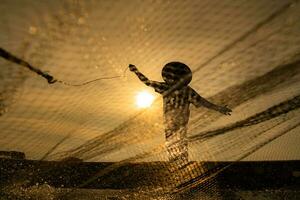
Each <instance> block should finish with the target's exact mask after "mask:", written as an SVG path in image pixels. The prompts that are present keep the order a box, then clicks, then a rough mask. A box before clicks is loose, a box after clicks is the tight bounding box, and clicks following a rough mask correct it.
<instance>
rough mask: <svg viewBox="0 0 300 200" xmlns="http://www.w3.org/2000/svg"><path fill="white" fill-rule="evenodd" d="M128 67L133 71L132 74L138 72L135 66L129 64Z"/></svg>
mask: <svg viewBox="0 0 300 200" xmlns="http://www.w3.org/2000/svg"><path fill="white" fill-rule="evenodd" d="M128 67H129V70H130V71H132V72H133V71H135V70H137V68H136V66H135V65H133V64H129V66H128Z"/></svg>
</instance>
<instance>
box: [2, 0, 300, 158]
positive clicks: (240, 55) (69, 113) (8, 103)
mask: <svg viewBox="0 0 300 200" xmlns="http://www.w3.org/2000/svg"><path fill="white" fill-rule="evenodd" d="M290 2H292V1H288V0H286V1H282V0H275V1H274V0H253V1H236V0H226V1H217V0H214V1H211V0H206V1H194V0H191V1H180V0H177V1H167V0H165V1H164V0H157V1H155V0H151V1H150V0H146V1H137V0H136V1H125V0H124V1H121V0H119V1H78V2H77V1H63V2H62V1H51V2H50V1H29V0H27V1H21V0H19V1H17V0H15V1H11V0H6V1H1V5H0V12H1V17H0V22H1V25H0V31H1V34H0V46H1V47H2V48H5V49H7V50H9V51H10V52H13V53H14V54H16V55H18V56H20V57H22V58H24V59H26V60H27V61H28V62H30V63H32V64H33V65H36V66H39V67H40V68H41V69H43V70H45V71H47V72H49V73H50V74H52V75H54V76H55V77H56V78H58V79H60V80H64V81H67V82H71V83H81V82H84V81H87V80H91V79H94V78H99V77H103V76H116V75H123V74H124V70H125V69H126V67H127V66H128V64H129V63H132V64H135V65H136V66H138V67H139V69H140V70H141V71H142V72H143V73H145V74H146V75H147V76H149V78H151V79H154V80H159V81H161V80H162V78H161V76H160V71H161V69H162V66H163V65H164V64H166V63H167V62H170V61H174V60H177V61H182V62H184V63H186V64H187V65H189V66H190V67H191V69H192V70H193V72H194V73H193V80H192V82H191V86H192V87H193V88H194V89H195V90H197V91H198V92H199V93H200V94H201V95H202V96H203V97H207V98H209V97H211V98H212V99H215V101H217V102H216V103H220V104H228V106H229V107H231V108H232V109H233V114H232V116H230V117H228V116H226V117H224V116H221V115H219V114H218V113H211V112H214V111H209V112H208V111H207V110H205V109H204V108H200V109H198V110H196V109H194V108H193V109H192V112H191V118H190V124H189V135H190V136H192V135H195V134H198V133H201V132H204V131H209V130H213V129H215V128H218V127H222V126H226V125H228V124H231V123H234V122H237V121H241V120H243V119H246V118H247V117H250V116H252V115H255V114H256V113H259V112H263V111H264V110H266V109H268V108H269V107H272V106H274V105H276V104H278V103H280V102H284V101H286V100H288V99H291V98H293V97H294V96H296V95H298V94H299V92H300V87H299V86H300V85H299V81H300V75H299V70H295V71H292V72H291V73H292V74H293V76H291V73H289V70H290V68H288V67H287V68H286V69H283V70H282V73H277V74H276V73H273V74H272V73H270V75H268V76H266V78H265V79H264V80H265V81H263V82H260V81H259V80H258V81H257V80H256V78H257V77H260V76H263V75H264V74H266V73H268V72H270V71H272V70H276V69H277V67H280V66H281V65H283V64H286V63H291V62H293V61H295V60H297V59H299V50H300V37H299V36H300V20H299V19H300V14H299V13H300V12H299V10H300V5H299V4H294V5H292V6H290V7H288V8H286V9H283V8H285V7H286V5H287V4H289V3H290ZM280 10H282V12H281V14H278V16H277V15H275V14H274V13H279V11H280ZM273 15H274V17H270V16H273ZM268 18H270V19H271V20H269V21H268V20H266V19H268ZM266 21H268V22H266ZM262 24H264V25H262ZM253 30H254V31H253ZM251 31H252V32H251ZM250 33H251V34H250ZM237 41H238V42H237ZM228 47H230V48H228ZM224 49H227V50H226V51H223V50H224ZM218 54H219V55H218ZM297 55H298V56H297ZM209 60H211V62H208V61H209ZM205 63H206V64H205ZM204 64H205V65H204ZM0 66H1V73H0V77H1V79H0V89H1V90H0V92H1V93H0V95H1V96H0V98H1V105H2V107H3V108H1V107H0V108H1V109H4V107H5V109H6V110H7V112H5V113H4V114H3V115H2V116H0V128H1V132H0V138H1V139H0V150H18V151H24V152H25V153H26V155H27V157H28V158H32V159H39V158H41V157H42V156H43V155H45V154H46V153H47V152H48V151H49V150H50V149H51V148H52V147H53V146H55V144H57V143H58V142H60V141H61V140H62V139H64V141H63V142H62V144H60V145H59V146H58V147H57V148H56V149H55V151H54V152H53V153H58V152H62V151H66V150H71V149H74V148H77V147H79V146H80V145H83V146H81V147H80V148H79V149H77V150H76V151H75V150H72V151H74V152H78V155H79V156H82V157H83V158H85V159H88V160H97V161H100V160H105V161H111V160H113V161H115V160H124V159H127V158H128V157H131V156H134V155H136V154H139V153H143V152H144V151H147V150H150V152H151V151H153V150H151V149H153V148H155V147H157V146H163V144H164V132H163V124H162V104H161V101H160V100H161V99H160V98H161V97H160V96H158V95H157V94H155V93H154V91H152V90H151V89H150V88H147V87H146V86H144V85H143V84H142V83H140V82H139V81H138V79H137V78H136V77H135V76H134V75H132V74H131V73H130V72H129V71H127V72H126V74H125V75H126V76H125V77H124V78H119V79H113V80H105V81H99V82H95V83H92V84H89V85H86V86H83V87H70V86H65V85H61V84H58V83H57V84H54V85H48V84H47V82H46V81H45V80H44V79H42V78H41V77H39V76H36V75H35V74H33V73H31V72H29V71H28V70H26V69H24V68H21V67H19V66H16V65H14V64H10V63H8V62H7V61H4V60H2V59H1V60H0ZM287 75H288V76H287ZM250 80H252V84H254V86H251V87H248V86H247V85H246V84H245V82H247V81H250ZM276 80H280V81H278V82H276ZM272 81H273V82H272ZM256 83H257V85H255V84H256ZM262 87H264V88H265V89H259V88H262ZM243 88H246V89H244V90H243ZM256 88H257V89H256ZM143 90H146V91H149V92H151V93H152V94H153V95H156V97H157V98H158V101H157V103H156V104H155V105H154V106H152V107H151V108H149V109H147V110H141V109H139V108H137V107H136V105H135V96H136V94H137V93H138V92H140V91H143ZM223 94H224V97H223V96H222V95H223ZM225 94H226V95H227V96H225ZM218 95H219V96H218ZM140 112H142V114H140V115H138V116H137V117H136V118H134V119H132V117H133V116H136V115H137V114H138V113H140ZM299 116H300V115H299V111H298V110H294V111H292V112H289V113H288V114H286V115H282V116H279V117H278V118H276V119H272V120H268V121H266V122H263V123H261V124H258V125H254V126H251V127H248V128H245V129H239V130H235V131H233V132H232V133H228V134H225V135H223V136H221V137H217V138H215V139H211V140H209V141H206V142H203V143H201V144H198V143H193V144H190V155H191V159H193V160H199V159H201V160H203V159H204V160H214V159H217V160H224V159H225V160H236V159H238V158H239V156H241V155H244V153H245V152H249V151H250V150H251V149H252V148H254V147H255V145H258V144H261V143H263V142H265V141H268V140H270V139H272V138H275V137H276V136H278V135H280V134H281V133H282V132H283V133H286V134H285V135H284V136H283V137H280V138H278V139H277V140H274V141H273V142H271V143H270V144H269V145H266V146H265V147H264V148H262V149H261V150H259V151H257V152H256V153H254V154H252V155H251V156H250V157H248V158H247V159H252V160H253V159H254V160H261V159H263V160H265V159H300V156H299V155H300V152H299V148H298V147H299V144H300V136H299V134H297V133H299V131H300V128H299V127H297V128H296V129H293V130H292V131H289V129H290V128H291V127H296V125H297V124H298V123H299V119H300V118H299ZM120 125H121V126H120ZM115 128H116V129H115ZM111 130H113V131H111ZM260 130H265V131H266V133H265V134H262V135H259V136H257V135H255V134H256V133H258V132H259V131H260ZM109 131H111V132H109ZM95 137H97V139H95ZM93 138H94V139H95V140H94V141H96V144H97V145H95V147H93V148H92V147H91V146H93V145H91V143H87V144H85V142H87V141H89V140H91V139H93ZM83 147H84V148H85V149H88V150H89V151H88V153H86V152H85V151H82V148H83ZM110 148H111V149H110ZM82 152H85V153H82ZM153 152H154V151H153ZM163 159H165V154H164V151H163V150H162V151H161V150H159V153H158V154H155V155H150V156H148V157H146V158H145V160H163Z"/></svg>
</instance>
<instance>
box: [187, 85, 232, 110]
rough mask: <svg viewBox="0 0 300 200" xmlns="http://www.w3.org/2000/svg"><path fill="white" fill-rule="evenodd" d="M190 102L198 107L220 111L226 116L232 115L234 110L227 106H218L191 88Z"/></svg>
mask: <svg viewBox="0 0 300 200" xmlns="http://www.w3.org/2000/svg"><path fill="white" fill-rule="evenodd" d="M190 102H191V103H192V104H194V105H195V106H196V107H200V106H204V107H206V108H209V109H212V110H215V111H218V112H220V113H222V114H224V115H231V112H232V110H231V109H229V108H227V106H218V105H216V104H213V103H211V102H209V101H208V100H206V99H204V98H203V97H201V96H200V95H199V94H198V93H197V92H196V91H194V90H193V89H192V88H191V93H190Z"/></svg>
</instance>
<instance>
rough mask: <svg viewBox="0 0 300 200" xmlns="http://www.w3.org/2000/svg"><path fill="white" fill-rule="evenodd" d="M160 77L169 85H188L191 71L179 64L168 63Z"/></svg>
mask: <svg viewBox="0 0 300 200" xmlns="http://www.w3.org/2000/svg"><path fill="white" fill-rule="evenodd" d="M162 77H163V79H164V81H165V82H166V83H167V84H169V85H175V84H177V83H179V82H180V83H182V84H183V85H188V84H189V83H190V82H191V80H192V71H191V69H190V68H189V67H188V66H187V65H185V64H183V63H181V62H170V63H168V64H166V65H165V66H164V68H163V69H162Z"/></svg>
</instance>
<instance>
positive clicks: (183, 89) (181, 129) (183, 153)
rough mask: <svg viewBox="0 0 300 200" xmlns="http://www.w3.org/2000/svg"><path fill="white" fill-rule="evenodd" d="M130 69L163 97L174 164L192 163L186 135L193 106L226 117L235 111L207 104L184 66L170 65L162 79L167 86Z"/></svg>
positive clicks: (167, 144) (166, 131)
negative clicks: (193, 84)
mask: <svg viewBox="0 0 300 200" xmlns="http://www.w3.org/2000/svg"><path fill="white" fill-rule="evenodd" d="M129 69H130V71H132V72H134V73H135V74H136V75H137V76H138V78H139V79H140V80H141V81H142V82H143V83H144V84H146V85H147V86H150V87H153V88H154V90H155V91H156V92H158V93H160V94H162V95H163V109H164V125H165V134H166V135H165V136H166V148H167V151H168V154H169V160H170V161H176V162H179V163H182V164H183V163H187V162H188V142H187V138H186V134H187V124H188V121H189V115H190V109H189V106H190V104H191V103H192V104H194V105H195V106H196V107H200V106H204V107H206V108H209V109H213V110H216V111H218V112H220V113H223V114H225V115H230V112H231V110H230V109H229V108H227V107H226V106H224V107H223V106H218V105H215V104H213V103H211V102H209V101H207V100H206V99H204V98H203V97H201V96H200V95H199V94H198V93H197V92H196V91H195V90H193V89H192V88H191V87H190V86H188V84H189V83H190V82H191V80H192V71H191V70H190V68H189V67H188V66H187V65H185V64H183V63H180V62H170V63H168V64H166V65H165V66H164V68H163V69H162V77H163V79H164V81H165V82H157V81H151V80H149V79H148V78H147V77H146V76H144V75H143V74H142V73H141V72H139V70H138V69H137V68H136V66H134V65H131V64H130V65H129Z"/></svg>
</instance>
